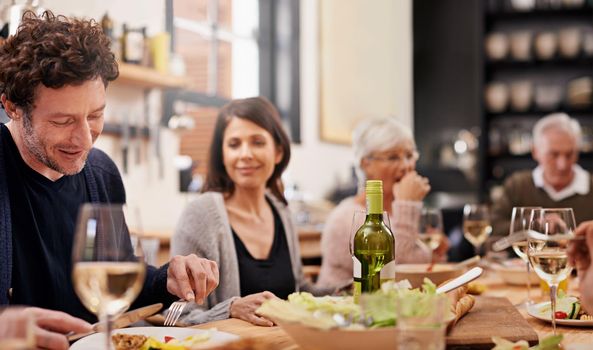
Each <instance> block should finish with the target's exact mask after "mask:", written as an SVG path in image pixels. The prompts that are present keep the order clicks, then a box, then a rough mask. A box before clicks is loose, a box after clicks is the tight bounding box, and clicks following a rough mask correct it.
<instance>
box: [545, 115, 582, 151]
mask: <svg viewBox="0 0 593 350" xmlns="http://www.w3.org/2000/svg"><path fill="white" fill-rule="evenodd" d="M550 129H554V130H560V131H564V132H566V133H568V134H569V135H570V136H572V137H573V138H574V140H575V141H576V145H577V148H580V145H581V125H580V124H579V122H578V121H577V120H576V119H573V118H571V117H569V116H568V114H566V113H552V114H548V115H547V116H545V117H543V118H542V119H540V120H538V122H537V123H535V126H534V127H533V144H534V145H536V146H537V145H540V144H541V142H542V141H543V138H544V133H545V132H546V131H548V130H550Z"/></svg>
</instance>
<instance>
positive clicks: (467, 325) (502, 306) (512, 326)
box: [447, 297, 538, 350]
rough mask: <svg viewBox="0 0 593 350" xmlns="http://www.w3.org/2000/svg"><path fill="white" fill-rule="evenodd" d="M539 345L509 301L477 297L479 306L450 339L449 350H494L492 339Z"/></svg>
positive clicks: (453, 331)
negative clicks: (500, 338)
mask: <svg viewBox="0 0 593 350" xmlns="http://www.w3.org/2000/svg"><path fill="white" fill-rule="evenodd" d="M495 335H496V336H499V337H502V338H505V339H508V340H511V341H518V340H526V341H528V342H529V344H530V345H535V344H537V342H538V338H537V333H535V331H534V330H533V328H532V327H531V326H530V325H529V323H527V321H526V320H525V319H524V318H523V316H521V314H520V313H519V311H517V309H516V308H515V307H514V306H513V305H512V304H511V302H510V301H509V300H508V299H507V298H494V297H476V304H475V305H474V307H473V308H472V309H471V310H470V312H469V313H468V314H467V315H465V316H464V317H463V318H462V319H461V320H459V322H457V324H456V325H455V327H453V329H452V330H451V332H450V333H449V335H448V336H447V349H449V350H461V349H464V350H465V349H492V348H493V347H494V343H492V336H495Z"/></svg>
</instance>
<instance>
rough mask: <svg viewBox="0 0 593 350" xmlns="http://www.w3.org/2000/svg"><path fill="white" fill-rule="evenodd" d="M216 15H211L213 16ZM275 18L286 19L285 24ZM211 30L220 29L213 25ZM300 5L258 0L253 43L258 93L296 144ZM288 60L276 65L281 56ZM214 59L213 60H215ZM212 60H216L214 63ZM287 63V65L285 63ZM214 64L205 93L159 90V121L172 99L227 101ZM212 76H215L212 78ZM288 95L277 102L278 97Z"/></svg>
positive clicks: (169, 4)
mask: <svg viewBox="0 0 593 350" xmlns="http://www.w3.org/2000/svg"><path fill="white" fill-rule="evenodd" d="M173 1H174V0H166V3H165V29H166V31H167V32H169V33H170V35H171V44H170V45H171V46H170V48H171V50H173V49H174V48H175V27H174V16H173ZM208 5H209V7H211V6H212V5H216V10H217V9H218V0H209V4H208ZM217 17H218V16H214V18H217ZM278 18H285V19H288V22H289V23H288V26H287V24H286V23H285V22H284V21H282V23H281V22H280V21H278V20H277V19H278ZM212 29H213V30H214V31H215V33H216V32H217V31H219V32H220V31H222V30H221V29H217V28H216V25H214V26H213V28H212ZM299 30H300V4H299V1H293V0H259V29H258V35H257V38H256V40H257V46H258V52H259V91H260V95H261V96H265V97H266V98H268V99H269V100H270V101H271V102H272V103H273V104H274V105H275V106H276V107H278V110H279V112H280V115H281V117H282V119H283V122H284V123H285V126H286V127H287V129H288V130H289V132H290V135H291V139H292V142H295V143H300V141H301V132H300V125H301V122H300V33H299ZM217 38H218V37H217V36H216V35H215V36H214V39H213V45H212V46H213V47H212V49H211V50H212V52H211V55H214V57H218V49H217V42H218V39H217ZM287 57H289V62H284V63H285V64H279V61H280V60H282V59H283V58H284V59H285V60H286V58H287ZM215 61H216V59H215ZM215 63H216V62H215ZM286 63H287V64H286ZM216 74H217V67H216V65H214V67H212V65H211V66H210V67H209V73H208V90H209V93H204V92H196V91H192V90H187V89H170V90H165V91H164V92H163V115H162V118H161V124H162V125H164V126H166V125H168V122H169V119H170V118H171V116H173V115H174V112H175V111H174V103H175V102H176V101H181V102H187V103H191V104H196V105H200V106H204V107H218V108H220V107H222V106H223V105H225V104H226V103H228V102H229V101H230V100H229V99H228V98H226V97H223V96H220V95H217V94H216V83H217V78H218V77H217V76H215V75H216ZM213 75H214V76H215V77H214V78H213ZM282 95H285V96H288V100H286V98H285V99H284V100H283V101H281V100H280V98H279V97H280V96H282Z"/></svg>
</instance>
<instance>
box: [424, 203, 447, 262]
mask: <svg viewBox="0 0 593 350" xmlns="http://www.w3.org/2000/svg"><path fill="white" fill-rule="evenodd" d="M442 236H443V216H442V214H441V211H440V210H439V209H434V208H422V211H421V213H420V224H419V226H418V239H419V240H420V242H422V243H423V244H424V245H425V246H427V247H428V249H430V251H431V253H432V252H434V251H435V250H436V249H437V248H438V247H439V245H440V244H441V240H442Z"/></svg>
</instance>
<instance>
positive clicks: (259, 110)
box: [202, 97, 290, 204]
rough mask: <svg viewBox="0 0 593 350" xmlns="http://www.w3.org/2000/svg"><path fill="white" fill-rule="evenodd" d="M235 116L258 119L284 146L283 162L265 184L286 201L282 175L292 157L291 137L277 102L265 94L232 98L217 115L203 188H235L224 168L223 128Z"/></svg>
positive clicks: (225, 192) (209, 189)
mask: <svg viewBox="0 0 593 350" xmlns="http://www.w3.org/2000/svg"><path fill="white" fill-rule="evenodd" d="M233 118H241V119H245V120H248V121H250V122H252V123H255V124H256V125H258V126H259V127H261V128H263V129H265V130H266V131H267V132H269V133H270V135H272V138H273V139H274V143H275V144H276V146H278V147H280V148H281V149H282V152H283V155H282V159H281V160H280V163H278V164H276V167H275V168H274V172H273V173H272V176H270V178H269V179H268V181H267V182H266V188H268V189H270V191H271V192H272V194H273V195H274V196H275V197H276V198H278V199H279V200H280V201H282V202H283V203H284V204H286V203H287V201H286V198H285V197H284V194H283V186H282V180H281V178H280V177H281V176H282V173H283V172H284V170H286V167H287V166H288V162H289V160H290V139H289V138H288V135H287V134H286V131H284V128H283V127H282V121H281V119H280V114H279V113H278V110H277V109H276V107H274V105H273V104H272V103H271V102H270V101H269V100H268V99H266V98H265V97H251V98H245V99H239V100H233V101H231V102H229V103H227V104H226V105H225V106H223V107H222V108H221V109H220V111H219V113H218V117H217V119H216V125H215V126H214V135H213V137H212V143H211V144H210V159H209V160H208V173H207V175H206V182H205V184H204V188H203V189H202V191H203V192H206V191H215V192H222V193H224V194H225V195H227V196H230V195H232V194H233V192H234V191H235V184H234V183H233V180H231V178H230V176H229V174H228V173H227V172H226V169H225V168H224V162H223V156H222V142H223V139H224V131H225V130H226V127H227V126H228V125H229V122H230V121H231V119H233Z"/></svg>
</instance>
